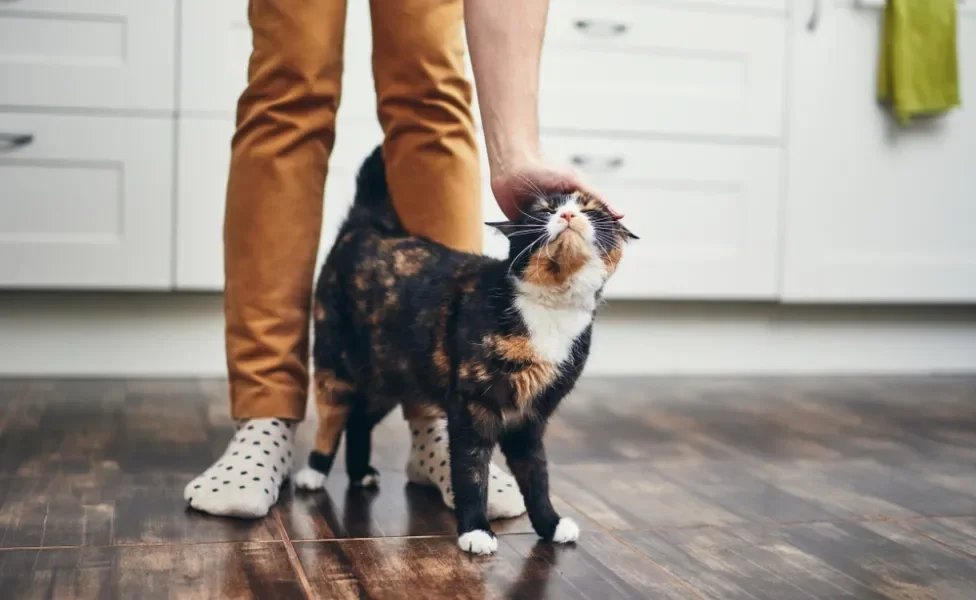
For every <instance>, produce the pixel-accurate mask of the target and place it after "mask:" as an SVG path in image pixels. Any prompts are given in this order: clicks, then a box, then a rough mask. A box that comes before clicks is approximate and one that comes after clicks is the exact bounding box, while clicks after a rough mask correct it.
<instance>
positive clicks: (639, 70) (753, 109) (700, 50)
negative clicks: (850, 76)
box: [540, 0, 788, 138]
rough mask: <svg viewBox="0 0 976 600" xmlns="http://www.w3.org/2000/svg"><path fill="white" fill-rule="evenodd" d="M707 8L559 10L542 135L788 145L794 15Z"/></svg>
mask: <svg viewBox="0 0 976 600" xmlns="http://www.w3.org/2000/svg"><path fill="white" fill-rule="evenodd" d="M705 4H707V3H698V2H691V1H685V2H666V3H665V2H661V3H657V2H635V3H623V2H620V3H614V4H612V9H610V8H608V7H607V6H606V5H605V4H604V3H602V2H592V1H585V0H577V1H573V0H559V1H556V2H553V3H552V5H551V9H550V13H549V22H548V27H547V34H546V43H545V47H544V50H543V65H542V74H541V77H542V80H541V84H540V87H541V89H540V114H541V119H542V125H543V127H544V128H550V129H581V130H604V131H623V132H653V133H663V134H689V135H696V136H735V137H753V138H778V137H780V136H781V135H782V127H783V125H782V124H783V111H784V97H785V93H784V88H785V60H784V57H785V54H786V40H787V33H788V22H787V17H786V15H785V13H784V14H777V13H776V12H764V11H758V12H745V11H740V10H719V9H717V8H715V7H708V6H705Z"/></svg>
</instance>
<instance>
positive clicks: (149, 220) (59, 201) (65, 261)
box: [0, 113, 173, 289]
mask: <svg viewBox="0 0 976 600" xmlns="http://www.w3.org/2000/svg"><path fill="white" fill-rule="evenodd" d="M0 132H2V133H3V134H4V136H5V138H4V139H6V141H3V140H0V199H2V201H0V286H3V287H18V288H103V289H165V288H169V287H170V285H171V279H172V277H171V273H172V260H171V257H172V229H171V226H172V219H171V216H172V212H173V211H172V209H173V207H172V172H173V171H172V166H173V165H172V156H173V134H172V132H173V125H172V121H171V120H169V119H162V118H159V119H155V118H133V117H129V118H125V117H92V116H84V117H67V116H55V115H31V114H10V113H0ZM12 134H17V135H21V134H22V135H32V136H33V140H32V141H30V142H29V143H26V139H25V140H18V141H14V142H11V141H10V140H11V139H12V138H11V135H12ZM21 141H23V142H24V143H19V142H21Z"/></svg>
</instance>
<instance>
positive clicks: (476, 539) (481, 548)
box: [458, 529, 498, 554]
mask: <svg viewBox="0 0 976 600" xmlns="http://www.w3.org/2000/svg"><path fill="white" fill-rule="evenodd" d="M458 546H459V547H460V548H461V550H464V551H465V552H470V553H471V554H491V553H493V552H495V551H496V550H498V538H496V537H495V536H493V535H491V534H490V533H488V532H487V531H483V530H481V529H475V530H474V531H469V532H467V533H465V534H464V535H462V536H461V537H459V538H458Z"/></svg>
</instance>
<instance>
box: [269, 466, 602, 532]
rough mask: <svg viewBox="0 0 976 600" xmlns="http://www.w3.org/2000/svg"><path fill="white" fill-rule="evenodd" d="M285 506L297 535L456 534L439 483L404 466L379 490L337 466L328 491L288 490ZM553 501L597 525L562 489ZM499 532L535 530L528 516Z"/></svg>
mask: <svg viewBox="0 0 976 600" xmlns="http://www.w3.org/2000/svg"><path fill="white" fill-rule="evenodd" d="M288 493H289V496H287V497H286V498H285V501H284V502H283V503H282V504H281V505H280V508H279V511H280V513H281V516H282V521H283V523H284V525H285V530H286V531H287V534H288V537H289V538H291V539H293V540H323V539H332V538H367V537H398V536H429V535H447V536H451V535H455V532H456V530H457V528H456V527H455V524H454V513H453V511H451V510H449V509H448V508H447V507H446V506H444V504H443V502H442V501H441V499H440V494H439V493H438V492H437V491H436V490H435V489H433V488H429V487H423V486H418V485H415V484H411V483H408V482H407V478H406V474H405V473H404V472H403V470H398V471H382V472H381V473H380V487H379V490H371V489H362V488H353V487H350V486H349V478H348V476H347V475H346V473H345V472H344V471H342V470H341V469H340V470H336V471H333V472H332V474H331V475H330V476H329V480H328V482H327V484H326V493H321V492H316V493H308V492H304V491H302V490H293V491H290V492H288ZM553 506H554V507H555V508H556V510H557V511H559V512H560V514H561V515H562V516H565V517H571V518H573V519H574V520H576V522H577V523H578V524H579V526H580V528H581V529H583V530H584V531H586V530H593V529H599V527H598V526H597V524H596V523H595V522H594V521H592V520H591V519H589V518H588V517H587V516H586V515H584V514H582V513H580V512H579V511H578V510H576V509H575V508H574V507H573V506H572V505H570V504H569V503H567V502H566V501H564V500H563V499H562V498H561V497H560V496H559V495H558V494H556V495H554V497H553ZM493 527H494V530H495V532H496V533H498V534H504V533H532V532H533V530H532V525H531V523H529V519H528V516H522V517H519V518H517V519H505V520H501V521H496V522H495V523H494V524H493Z"/></svg>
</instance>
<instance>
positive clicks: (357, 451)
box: [346, 405, 386, 488]
mask: <svg viewBox="0 0 976 600" xmlns="http://www.w3.org/2000/svg"><path fill="white" fill-rule="evenodd" d="M385 416H386V412H377V413H369V412H367V411H366V410H365V407H364V405H358V406H357V407H356V408H354V409H353V410H352V412H351V413H350V414H349V419H348V421H346V472H347V473H349V482H350V484H352V485H353V486H356V487H364V488H375V487H377V486H378V485H379V482H380V473H379V471H377V470H376V469H374V468H373V467H372V466H370V464H369V462H370V455H371V454H372V438H373V428H374V427H375V426H376V424H377V423H379V422H380V421H381V420H382V419H383V417H385Z"/></svg>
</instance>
